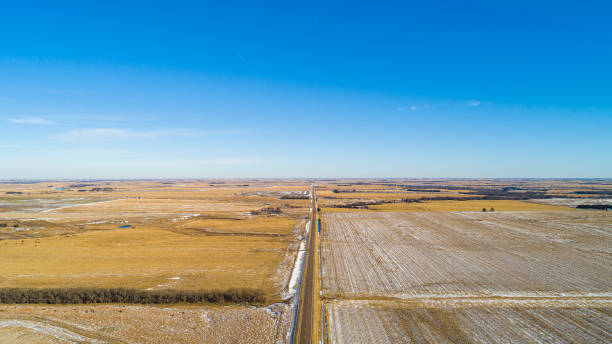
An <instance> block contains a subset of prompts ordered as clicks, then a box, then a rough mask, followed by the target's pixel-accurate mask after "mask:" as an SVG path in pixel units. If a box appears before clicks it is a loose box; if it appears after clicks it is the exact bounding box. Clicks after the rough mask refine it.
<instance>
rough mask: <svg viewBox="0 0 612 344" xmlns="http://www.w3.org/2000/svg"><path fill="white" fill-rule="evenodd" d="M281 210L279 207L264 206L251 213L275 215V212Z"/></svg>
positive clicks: (278, 212) (280, 211)
mask: <svg viewBox="0 0 612 344" xmlns="http://www.w3.org/2000/svg"><path fill="white" fill-rule="evenodd" d="M282 212H283V211H282V210H281V208H280V207H276V208H275V207H265V208H261V209H259V210H254V211H252V212H251V215H275V214H280V213H282Z"/></svg>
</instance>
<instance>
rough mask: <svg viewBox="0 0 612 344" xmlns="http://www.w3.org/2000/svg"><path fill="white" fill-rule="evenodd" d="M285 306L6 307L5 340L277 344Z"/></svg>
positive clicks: (1, 309)
mask: <svg viewBox="0 0 612 344" xmlns="http://www.w3.org/2000/svg"><path fill="white" fill-rule="evenodd" d="M283 307H285V305H278V306H276V305H275V306H271V307H257V308H255V307H244V306H230V307H224V306H214V305H210V306H185V305H173V306H143V305H43V306H40V305H0V341H2V343H35V344H38V343H40V344H46V343H62V344H64V343H66V344H73V343H99V344H101V343H155V344H164V343H177V344H192V343H273V342H278V341H279V340H282V339H283V338H284V334H285V333H284V332H285V330H286V329H285V327H286V325H287V324H286V317H283V316H282V315H283V313H280V311H283V310H284V309H283Z"/></svg>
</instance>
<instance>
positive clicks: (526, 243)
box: [321, 211, 612, 343]
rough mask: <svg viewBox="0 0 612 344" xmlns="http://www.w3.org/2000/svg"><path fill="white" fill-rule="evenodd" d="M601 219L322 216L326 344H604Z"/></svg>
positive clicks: (611, 295)
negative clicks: (328, 343) (543, 343)
mask: <svg viewBox="0 0 612 344" xmlns="http://www.w3.org/2000/svg"><path fill="white" fill-rule="evenodd" d="M611 236H612V221H611V218H610V217H609V216H608V214H607V213H605V212H592V211H567V212H527V211H522V212H487V213H483V212H398V211H394V212H379V211H361V212H348V213H338V212H332V213H326V214H325V215H324V231H323V235H322V245H321V261H322V266H321V268H322V276H323V277H322V282H323V284H322V286H323V299H324V304H325V309H326V316H327V323H328V329H327V331H328V338H329V339H330V342H333V343H371V342H377V343H405V342H414V343H456V342H468V343H490V342H526V343H538V342H556V343H574V342H580V343H600V342H607V341H610V340H612V308H611V306H612V256H611V253H612V252H611V251H610V247H609V243H610V242H611V239H612V238H611Z"/></svg>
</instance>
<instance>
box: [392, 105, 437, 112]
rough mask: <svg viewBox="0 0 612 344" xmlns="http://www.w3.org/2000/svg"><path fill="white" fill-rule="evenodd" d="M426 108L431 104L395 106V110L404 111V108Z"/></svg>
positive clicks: (417, 109)
mask: <svg viewBox="0 0 612 344" xmlns="http://www.w3.org/2000/svg"><path fill="white" fill-rule="evenodd" d="M426 109H431V105H429V104H425V105H410V106H400V107H398V108H397V111H400V112H402V111H406V110H410V111H419V110H426Z"/></svg>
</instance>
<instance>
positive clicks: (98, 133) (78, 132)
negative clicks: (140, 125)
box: [51, 128, 246, 141]
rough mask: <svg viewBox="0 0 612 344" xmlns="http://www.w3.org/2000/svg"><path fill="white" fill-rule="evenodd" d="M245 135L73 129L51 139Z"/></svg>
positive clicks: (83, 139) (234, 132)
mask: <svg viewBox="0 0 612 344" xmlns="http://www.w3.org/2000/svg"><path fill="white" fill-rule="evenodd" d="M244 133H246V131H242V130H208V131H206V130H191V129H165V130H127V129H120V128H88V129H74V130H70V131H67V132H64V133H59V134H57V135H54V136H52V137H51V138H53V139H58V140H64V141H105V140H120V139H154V138H160V137H165V136H202V135H206V136H233V135H241V134H244Z"/></svg>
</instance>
